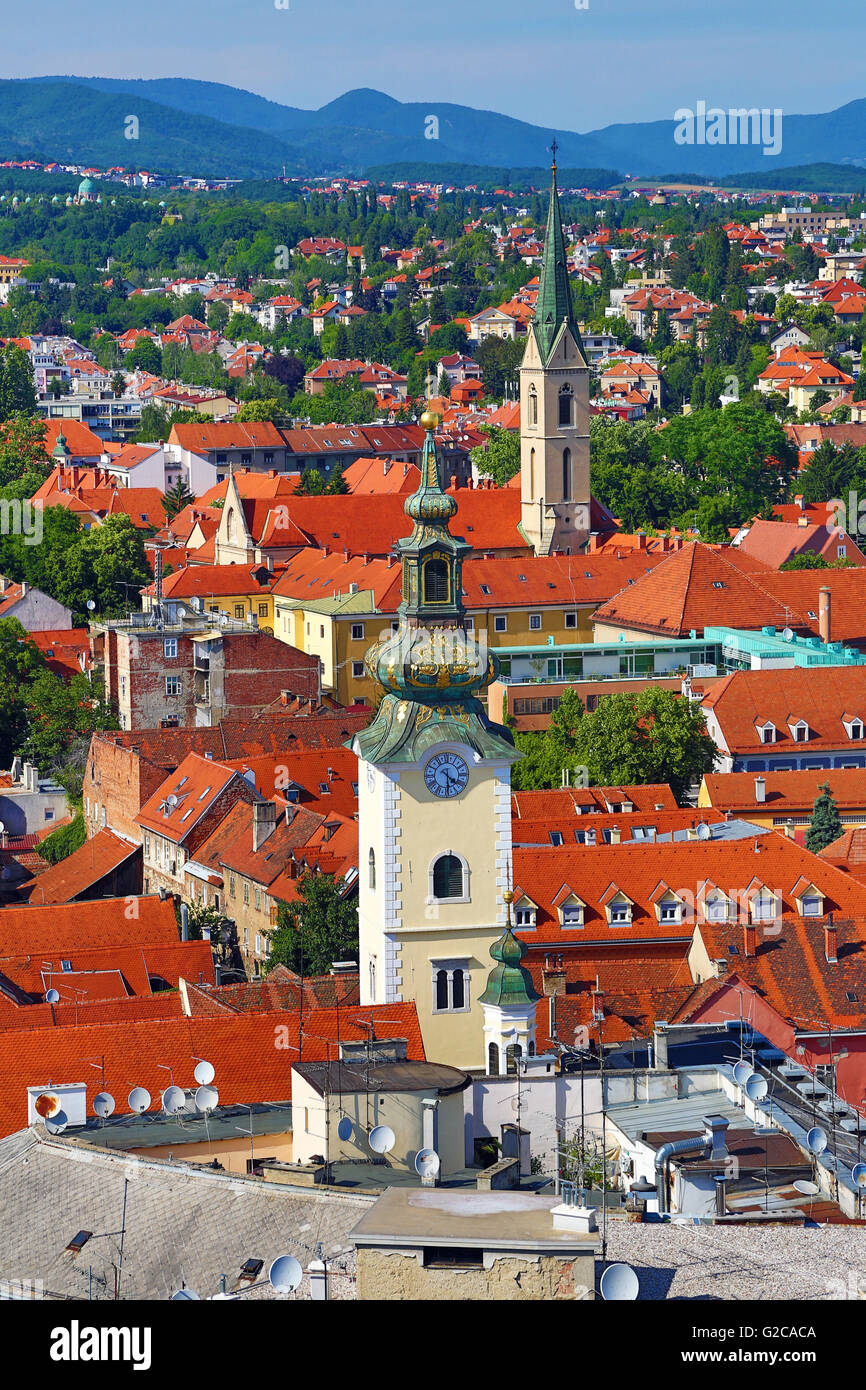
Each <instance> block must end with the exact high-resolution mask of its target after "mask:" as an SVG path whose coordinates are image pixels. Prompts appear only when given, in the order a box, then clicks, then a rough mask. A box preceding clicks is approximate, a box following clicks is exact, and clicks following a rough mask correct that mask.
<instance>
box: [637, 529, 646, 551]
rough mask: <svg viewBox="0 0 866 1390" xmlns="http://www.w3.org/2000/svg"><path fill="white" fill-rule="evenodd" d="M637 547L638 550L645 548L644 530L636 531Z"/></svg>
mask: <svg viewBox="0 0 866 1390" xmlns="http://www.w3.org/2000/svg"><path fill="white" fill-rule="evenodd" d="M637 548H638V550H646V532H645V531H638V533H637Z"/></svg>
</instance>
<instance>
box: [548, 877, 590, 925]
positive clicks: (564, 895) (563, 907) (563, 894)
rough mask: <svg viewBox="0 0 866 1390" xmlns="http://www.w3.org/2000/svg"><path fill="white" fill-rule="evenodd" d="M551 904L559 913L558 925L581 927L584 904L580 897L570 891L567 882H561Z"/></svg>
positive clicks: (584, 910) (584, 909)
mask: <svg viewBox="0 0 866 1390" xmlns="http://www.w3.org/2000/svg"><path fill="white" fill-rule="evenodd" d="M553 904H554V906H555V907H556V909H557V911H558V913H559V924H560V926H562V927H571V928H577V929H580V928H581V927H583V925H584V913H585V912H586V904H585V902H584V901H583V899H582V898H579V897H578V896H577V894H576V893H574V892H572V890H571V889H570V888H569V887H568V884H563V886H562V888H560V890H559V892H558V893H557V895H556V897H555V898H554V899H553Z"/></svg>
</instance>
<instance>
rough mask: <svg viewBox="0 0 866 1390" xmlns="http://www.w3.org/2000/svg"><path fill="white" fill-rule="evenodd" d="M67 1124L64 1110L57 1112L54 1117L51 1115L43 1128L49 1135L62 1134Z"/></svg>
mask: <svg viewBox="0 0 866 1390" xmlns="http://www.w3.org/2000/svg"><path fill="white" fill-rule="evenodd" d="M68 1124H69V1120H68V1118H67V1115H66V1112H65V1111H64V1110H58V1111H57V1113H56V1114H55V1115H52V1116H51V1118H50V1119H48V1120H46V1121H45V1128H46V1129H47V1130H48V1133H49V1134H62V1133H63V1131H64V1130H65V1128H66V1126H67V1125H68Z"/></svg>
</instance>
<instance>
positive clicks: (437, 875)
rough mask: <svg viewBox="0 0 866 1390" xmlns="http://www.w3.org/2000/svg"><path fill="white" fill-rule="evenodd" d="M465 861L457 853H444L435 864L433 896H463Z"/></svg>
mask: <svg viewBox="0 0 866 1390" xmlns="http://www.w3.org/2000/svg"><path fill="white" fill-rule="evenodd" d="M463 896H464V893H463V861H462V860H460V859H458V858H457V855H456V854H442V855H440V856H439V858H438V859H437V860H436V863H435V864H434V865H433V897H434V898H462V897H463Z"/></svg>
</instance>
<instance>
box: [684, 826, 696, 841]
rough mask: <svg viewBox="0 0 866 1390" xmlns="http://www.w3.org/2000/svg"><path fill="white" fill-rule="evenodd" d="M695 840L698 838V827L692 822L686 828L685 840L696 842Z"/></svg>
mask: <svg viewBox="0 0 866 1390" xmlns="http://www.w3.org/2000/svg"><path fill="white" fill-rule="evenodd" d="M697 838H698V827H697V826H696V825H695V824H694V822H692V824H691V825H688V826H686V839H687V840H696V839H697Z"/></svg>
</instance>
